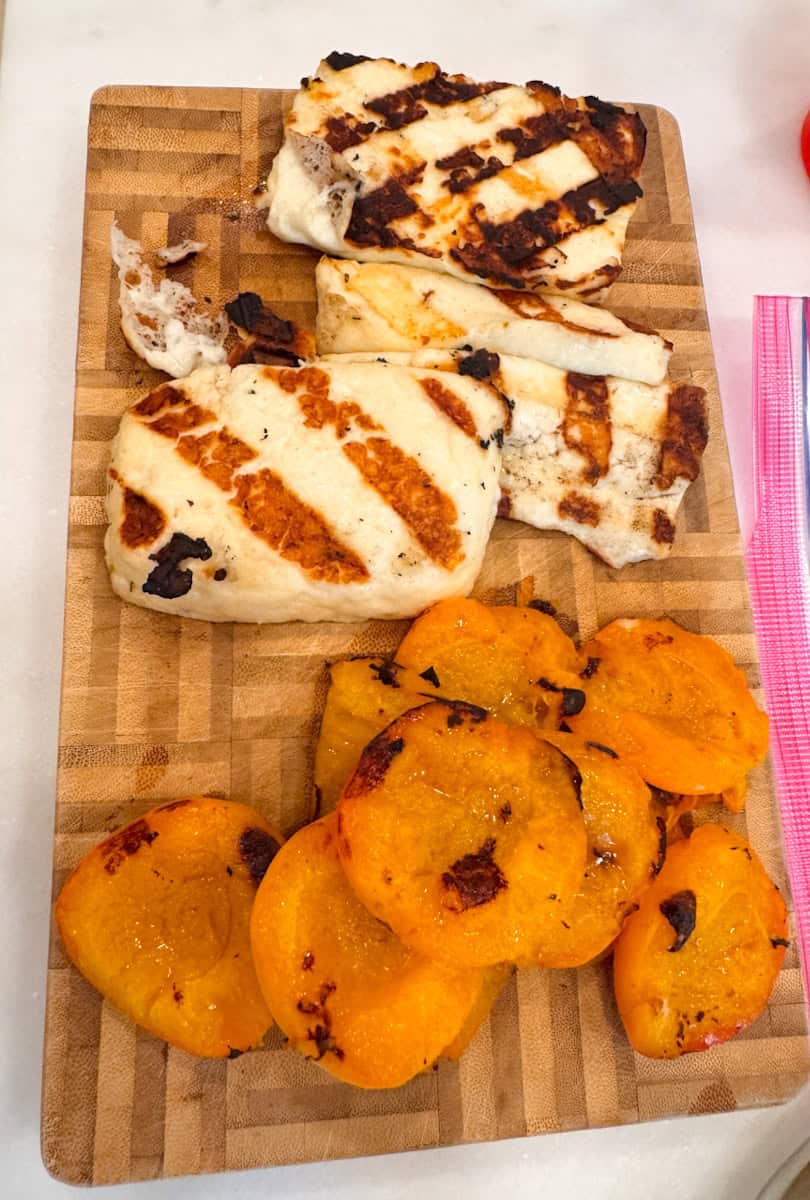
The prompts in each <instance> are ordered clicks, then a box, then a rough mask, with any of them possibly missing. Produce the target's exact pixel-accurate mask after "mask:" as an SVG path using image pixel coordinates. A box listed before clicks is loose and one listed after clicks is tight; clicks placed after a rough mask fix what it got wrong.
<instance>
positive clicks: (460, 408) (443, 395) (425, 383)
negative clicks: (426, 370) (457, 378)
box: [419, 378, 478, 439]
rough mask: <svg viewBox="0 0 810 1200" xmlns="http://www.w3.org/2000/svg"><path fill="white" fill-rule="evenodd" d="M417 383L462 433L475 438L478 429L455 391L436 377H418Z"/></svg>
mask: <svg viewBox="0 0 810 1200" xmlns="http://www.w3.org/2000/svg"><path fill="white" fill-rule="evenodd" d="M419 385H420V387H421V388H422V391H423V392H424V393H425V395H426V396H427V397H428V399H429V400H431V401H432V403H433V404H435V405H436V407H437V408H438V409H440V410H441V411H442V412H443V413H444V414H445V415H446V416H448V417H449V418H450V420H451V421H452V422H453V424H454V425H457V426H458V428H459V429H460V430H461V432H462V433H466V435H467V437H469V438H473V439H475V438H477V437H478V430H477V429H476V427H475V421H474V419H473V415H472V413H471V412H470V410H469V409H468V408H467V405H466V404H465V403H464V401H463V400H462V399H461V398H460V397H459V396H457V395H456V393H455V392H453V391H451V390H450V388H448V387H445V386H444V384H443V383H440V382H439V380H438V379H430V378H427V379H420V380H419Z"/></svg>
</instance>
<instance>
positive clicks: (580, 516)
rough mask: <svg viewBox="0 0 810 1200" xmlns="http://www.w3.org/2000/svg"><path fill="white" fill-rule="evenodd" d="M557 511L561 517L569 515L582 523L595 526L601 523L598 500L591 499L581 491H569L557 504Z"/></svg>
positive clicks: (573, 519) (571, 518)
mask: <svg viewBox="0 0 810 1200" xmlns="http://www.w3.org/2000/svg"><path fill="white" fill-rule="evenodd" d="M557 512H558V513H559V515H560V516H561V517H568V518H569V519H570V520H572V521H576V522H577V523H578V524H580V525H593V526H594V527H595V526H597V525H598V524H599V515H600V512H601V508H600V506H599V505H598V504H597V503H596V501H594V500H589V499H588V497H587V496H583V495H582V494H581V493H580V492H569V493H568V494H567V495H566V496H563V498H562V500H561V501H560V503H559V504H558V505H557Z"/></svg>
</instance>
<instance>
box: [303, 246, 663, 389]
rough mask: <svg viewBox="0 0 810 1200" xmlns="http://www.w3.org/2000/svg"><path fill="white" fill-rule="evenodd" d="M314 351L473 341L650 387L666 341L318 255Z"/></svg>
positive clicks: (548, 306) (572, 311)
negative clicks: (633, 380)
mask: <svg viewBox="0 0 810 1200" xmlns="http://www.w3.org/2000/svg"><path fill="white" fill-rule="evenodd" d="M315 281H316V286H317V292H318V317H317V324H316V336H317V341H318V350H319V351H320V353H321V354H331V353H351V352H352V351H364V350H381V351H386V350H418V349H421V348H422V347H424V346H428V345H430V346H431V347H434V348H441V349H452V348H456V347H460V346H472V347H473V349H487V350H493V351H495V352H497V353H499V354H509V355H519V356H522V357H525V358H536V359H540V360H541V361H542V362H544V363H549V364H550V365H552V366H556V367H561V368H562V369H563V370H566V371H581V372H586V373H588V374H592V375H615V376H616V377H618V378H623V379H635V380H638V381H639V382H641V383H650V384H657V383H661V382H663V380H664V379H665V378H666V373H667V364H668V362H669V358H670V354H671V353H672V344H671V343H670V342H668V341H666V340H665V339H664V338H663V337H661V335H660V334H658V333H655V332H654V331H653V330H649V329H643V328H641V327H640V326H636V325H630V324H628V323H627V322H626V321H621V320H619V318H618V317H616V316H614V315H613V313H610V312H608V311H607V309H604V308H596V307H595V306H594V305H590V304H582V303H581V302H580V301H577V300H567V299H564V298H563V297H561V296H542V297H541V296H534V295H530V294H528V293H526V292H510V291H499V292H496V291H492V290H491V289H490V288H486V287H481V286H480V285H478V284H474V283H462V282H461V280H458V279H451V278H450V276H448V275H439V274H438V273H437V272H435V271H421V270H419V269H418V268H415V267H402V266H397V265H392V264H388V263H387V264H380V263H359V262H348V261H345V260H339V259H334V258H322V259H321V260H320V262H319V263H318V265H317V267H316V269H315Z"/></svg>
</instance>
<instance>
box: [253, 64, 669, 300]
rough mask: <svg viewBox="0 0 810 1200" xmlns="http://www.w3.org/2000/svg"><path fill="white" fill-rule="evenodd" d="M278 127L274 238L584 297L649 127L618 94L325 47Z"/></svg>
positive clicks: (613, 250)
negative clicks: (613, 100) (476, 76)
mask: <svg viewBox="0 0 810 1200" xmlns="http://www.w3.org/2000/svg"><path fill="white" fill-rule="evenodd" d="M284 131H285V136H284V141H283V144H282V146H281V148H280V150H279V152H278V154H277V155H276V157H275V159H274V161H273V164H272V168H271V171H270V174H269V177H268V180H267V184H266V193H265V197H264V203H265V205H266V207H267V209H268V216H267V222H268V225H269V227H270V229H271V230H272V232H273V233H275V234H276V235H277V236H278V237H280V238H282V239H283V240H284V241H290V242H305V243H306V244H308V245H310V246H315V247H316V248H318V249H321V250H324V251H326V253H329V254H338V255H345V256H347V257H350V258H358V259H364V260H367V261H377V262H400V263H405V264H413V265H416V266H423V267H433V268H435V269H436V270H437V271H443V272H447V273H449V274H450V275H455V276H456V277H457V278H459V279H473V280H478V281H483V282H485V283H488V284H489V285H490V286H493V287H505V288H527V289H529V290H532V291H546V290H551V291H558V292H563V293H565V294H573V295H582V296H585V297H587V298H589V299H601V298H602V297H603V296H604V294H605V292H606V290H607V288H609V286H610V284H611V283H612V282H613V280H614V279H615V278H616V276H617V275H618V274H619V272H620V270H621V261H622V253H623V250H624V242H625V235H626V230H627V224H628V221H629V219H630V217H631V215H632V213H633V210H634V208H635V206H636V203H637V200H638V198H639V196H640V195H641V188H640V187H639V185H638V182H637V178H638V174H639V170H640V168H641V163H642V160H643V157H644V150H645V139H646V131H645V129H644V124H643V122H642V120H641V118H640V117H639V116H638V115H637V114H635V113H630V112H626V111H625V110H624V109H622V108H619V107H618V106H617V105H614V104H606V103H604V102H603V101H601V100H599V99H597V98H596V97H595V96H587V97H584V98H582V97H581V98H579V99H571V98H569V97H567V96H564V95H562V94H561V92H560V90H559V88H555V87H551V86H550V85H548V84H545V83H540V82H539V81H536V80H534V81H532V82H530V83H527V84H526V86H525V87H518V86H514V85H511V84H506V83H498V82H487V83H479V82H477V81H476V80H473V79H470V78H469V77H468V76H466V75H448V74H446V73H445V72H444V71H442V70H441V69H440V68H439V67H438V66H437V65H436V63H420V64H419V65H418V66H415V67H408V66H404V65H403V64H401V63H396V62H393V61H392V60H391V59H386V58H378V59H367V58H364V57H362V56H357V55H351V54H337V53H333V54H330V55H329V56H328V57H327V58H326V59H324V60H323V61H322V62H321V63H320V64H319V65H318V68H317V70H316V73H315V75H314V76H313V77H312V78H310V79H305V80H303V81H302V87H301V90H300V91H299V92H298V93H297V94H296V97H295V100H294V102H293V105H292V109H291V110H290V112H289V113H288V114H287V116H286V118H285V124H284Z"/></svg>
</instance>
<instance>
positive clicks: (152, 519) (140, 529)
mask: <svg viewBox="0 0 810 1200" xmlns="http://www.w3.org/2000/svg"><path fill="white" fill-rule="evenodd" d="M123 506H124V519H123V521H122V522H121V527H120V535H121V541H122V542H124V544H125V545H127V546H130V547H131V548H132V549H136V548H137V547H138V546H151V544H152V543H153V542H156V541H157V539H158V538H159V537H160V535H161V533H163V530H164V529H165V528H166V514H165V513H164V512H163V511H162V509H160V508H159V507H158V505H157V504H154V503H153V501H151V500H149V499H148V497H146V496H144V495H142V494H141V493H140V492H136V491H134V490H133V489H132V488H130V487H127V486H126V485H124V499H123Z"/></svg>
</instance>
